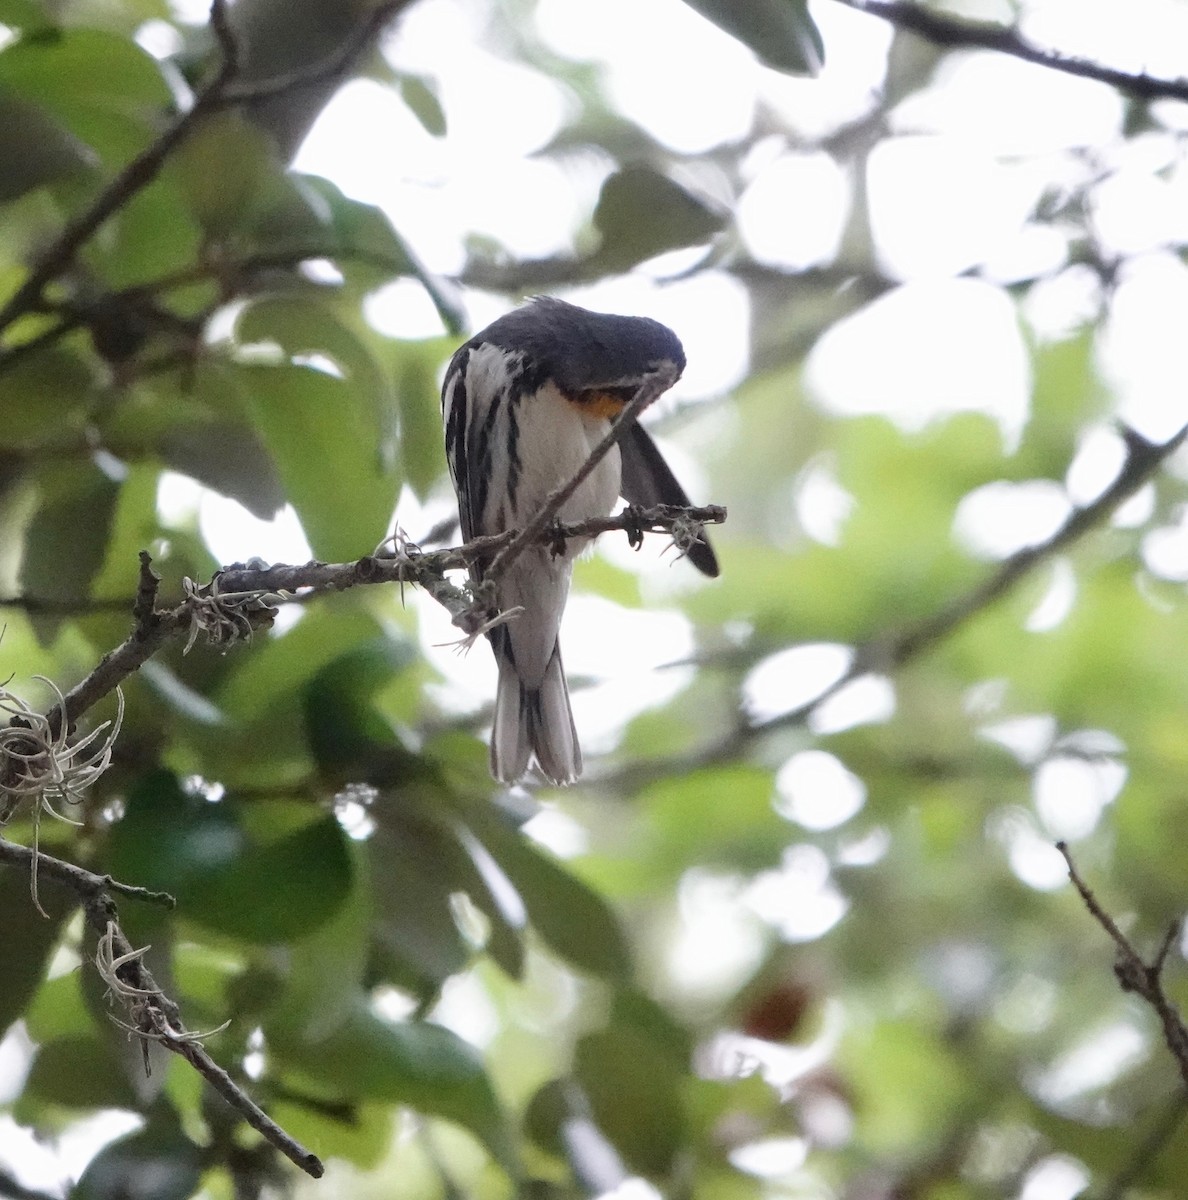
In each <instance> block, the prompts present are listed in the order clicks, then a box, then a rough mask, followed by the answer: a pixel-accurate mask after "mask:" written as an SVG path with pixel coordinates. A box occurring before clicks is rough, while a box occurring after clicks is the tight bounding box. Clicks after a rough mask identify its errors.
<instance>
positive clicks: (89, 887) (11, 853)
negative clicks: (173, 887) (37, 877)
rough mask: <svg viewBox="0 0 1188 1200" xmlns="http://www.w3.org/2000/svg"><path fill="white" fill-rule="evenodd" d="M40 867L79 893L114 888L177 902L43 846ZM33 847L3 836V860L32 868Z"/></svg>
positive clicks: (48, 876) (0, 843) (146, 899)
mask: <svg viewBox="0 0 1188 1200" xmlns="http://www.w3.org/2000/svg"><path fill="white" fill-rule="evenodd" d="M36 858H37V869H38V870H39V871H40V872H41V874H42V875H43V876H44V877H45V878H46V879H52V880H54V881H55V882H57V883H60V884H61V885H62V886H63V887H66V888H69V889H70V890H71V891H72V892H74V893H75V894H76V895H77V896H79V897H80V899H82V898H86V897H87V896H98V895H102V894H103V893H110V892H115V893H116V894H117V895H120V896H128V897H129V898H131V899H133V900H143V901H144V902H145V903H146V904H159V905H161V906H162V907H164V908H173V907H174V905H175V904H176V901H175V900H174V898H173V897H172V896H171V895H170V894H169V893H168V892H154V891H151V890H150V889H149V888H142V887H135V886H134V885H133V884H130V883H121V882H120V881H119V880H118V879H112V877H111V876H110V875H96V874H95V872H94V871H88V870H87V869H86V868H85V867H78V866H75V865H74V863H70V862H66V861H65V860H64V859H60V858H54V857H52V856H51V855H49V854H46V853H45V851H43V850H38V851H36ZM33 860H34V850H33V849H32V847H30V846H21V845H18V844H17V843H16V842H10V841H7V840H5V839H4V838H3V837H0V863H8V864H9V865H10V866H18V867H27V868H28V869H29V870H30V871H31V870H32V869H33Z"/></svg>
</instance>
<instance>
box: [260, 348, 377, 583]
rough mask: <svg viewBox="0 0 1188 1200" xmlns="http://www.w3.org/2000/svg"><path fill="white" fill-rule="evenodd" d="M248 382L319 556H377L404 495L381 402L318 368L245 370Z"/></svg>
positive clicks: (267, 437) (266, 436)
mask: <svg viewBox="0 0 1188 1200" xmlns="http://www.w3.org/2000/svg"><path fill="white" fill-rule="evenodd" d="M241 377H242V379H243V382H244V385H245V387H246V389H247V392H248V397H249V399H248V404H249V411H250V412H251V415H252V420H253V422H254V424H255V427H256V430H257V432H258V433H259V434H260V436H261V437H262V438H263V439H264V444H265V445H266V446H267V447H268V449H269V452H270V453H271V455H272V457H273V460H274V461H275V462H276V465H277V469H278V470H279V472H280V477H281V481H282V482H283V484H284V487H285V492H286V494H287V495H288V497H289V499H290V501H291V502H292V504H293V507H294V508H295V509H296V510H297V515H298V516H299V517H300V518H301V523H302V525H303V527H304V529H305V533H306V536H307V537H308V538H309V541H310V544H311V545H312V546H313V550H314V553H315V555H317V556H318V558H320V559H325V560H329V561H344V560H349V559H352V558H358V557H359V556H361V555H363V554H370V553H371V552H372V551H373V550H374V549H375V547H376V546H377V545H378V544H379V543H380V541H381V540H382V538H383V537H384V534H385V533H386V532H387V528H388V521H389V519H390V518H391V515H392V511H393V509H394V508H395V507H396V494H397V490H398V481H397V479H396V477H395V473H394V472H393V471H392V469H391V467H390V466H388V465H387V464H386V463H385V455H384V453H383V445H384V442H385V441H386V437H385V435H384V433H383V431H382V429H381V425H380V418H379V414H378V413H377V412H376V408H375V399H374V396H373V395H371V394H369V393H368V392H367V391H366V390H365V389H364V388H361V387H360V386H359V385H358V384H354V383H351V382H350V381H348V380H343V379H339V378H336V377H335V376H333V375H329V374H327V373H326V372H324V371H319V370H314V369H313V368H310V367H299V366H293V365H283V366H275V367H264V366H245V367H242V368H241Z"/></svg>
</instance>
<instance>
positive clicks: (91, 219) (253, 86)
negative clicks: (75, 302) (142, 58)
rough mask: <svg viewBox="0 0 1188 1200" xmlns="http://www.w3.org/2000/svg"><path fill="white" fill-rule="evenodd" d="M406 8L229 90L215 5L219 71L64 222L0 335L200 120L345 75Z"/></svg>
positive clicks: (395, 6)
mask: <svg viewBox="0 0 1188 1200" xmlns="http://www.w3.org/2000/svg"><path fill="white" fill-rule="evenodd" d="M407 3H408V0H387V2H386V3H382V4H379V5H377V6H376V8H375V9H374V10H373V12H372V13H371V14H370V15H369V16H368V18H367V20H366V21H364V22H362V23H361V24H360V25H359V26H358V28H357V30H356V31H355V33H354V35H353V36H352V37H351V38H350V39H348V40H347V41H346V42H344V43H343V45H342V46H341V47H339V49H338V50H337V51H336V52H335V53H334V54H332V55H330V56H329V58H327V59H325V60H324V61H322V62H320V63H315V64H313V65H312V66H310V67H306V68H302V69H301V70H299V71H291V72H288V73H286V74H284V75H280V76H276V77H275V78H272V79H264V80H260V81H258V82H255V83H248V84H240V85H237V86H233V83H234V79H235V75H236V73H237V71H238V70H239V54H238V48H237V46H236V43H235V37H234V34H233V32H232V30H231V28H230V25H229V23H228V21H227V2H226V0H213V3H212V5H211V16H210V19H211V26H212V28H213V30H214V33H215V39H216V41H217V42H218V44H219V49H220V51H221V54H222V61H221V63H220V65H219V69H218V71H217V72H216V73H215V75H214V76H213V77H212V79H211V80H210V82H209V83H207V84H206V85H205V86H204V87H202V88H201V89H200V90H199V91H198V93H197V94H196V96H195V97H194V102H193V104H192V105H191V106H190V108H189V109H188V110H187V111H186V112H184V113H182V114H181V115H180V116H178V117H177V118H176V119H175V120H174V121H173V122H172V123H171V124H170V125H168V126H167V127H166V128H165V129H164V130H163V131H162V133H161V134H160V135H159V136H158V137H157V138H156V140H155V141H153V142H152V143H150V144H149V145H148V146H146V147H145V149H144V150H142V151H141V152H140V154H138V155H137V156H136V157H135V158H133V159H132V160H131V161H130V162H129V163H128V164H127V165H126V166H124V168H123V169H122V170H121V171H119V173H118V174H117V175H116V176H115V177H114V178H113V179H112V180H111V181H110V182H109V183H108V185H107V186H106V187H105V188H104V189H103V190H102V191H101V192H100V193H99V195H98V196H96V197H95V199H94V200H93V201H92V202H91V204H90V205H89V206H88V207H87V208H86V209H85V210H83V211H82V212H81V213H79V214H78V215H77V216H76V217H74V218H73V219H72V220H71V221H69V222H67V224H66V226H65V228H64V229H63V230H62V232H61V233H60V234H59V235H58V236H57V238H55V239H54V241H53V242H52V243H51V244H50V245H49V246H48V247H47V248H46V249H45V251H44V252H43V253H42V254H41V256H40V258H39V259H38V261H37V262H36V264H35V265H34V266H33V268H32V270H31V271H30V273H29V275H28V277H27V278H26V279H25V282H24V283H23V284H21V286H20V287H19V288H18V289H17V290H16V292H14V293H13V295H12V296H11V297H10V298H9V299H8V301H7V303H5V304H4V306H3V307H2V308H0V335H2V334H3V333H4V332H5V331H6V330H7V329H8V328H9V327H10V326H11V325H12V324H13V322H14V321H16V320H17V319H18V318H20V317H22V316H24V315H25V314H26V313H29V312H32V311H34V310H36V309H37V308H38V307H39V306H40V304H41V301H42V297H43V295H44V292H45V289H46V287H47V286H48V285H49V284H50V283H52V282H53V281H54V280H55V279H57V278H58V277H59V276H61V275H62V274H63V273H64V272H65V271H66V270H67V269H68V268H69V267H70V265H71V263H73V261H74V258H75V256H76V255H77V254H78V252H79V250H81V249H82V247H83V246H84V245H86V243H87V242H88V241H90V239H91V238H92V237H93V236H94V235H95V233H96V232H97V231H98V230H99V229H100V228H101V227H102V226H103V225H104V224H105V223H106V222H107V221H108V220H110V218H111V217H113V216H114V215H115V214H116V213H117V212H118V211H119V210H120V209H121V208H123V207H124V205H125V204H127V203H128V201H129V200H131V199H132V197H133V196H135V195H136V194H137V193H138V192H140V191H143V189H144V188H146V187H148V185H149V184H150V183H152V182H153V180H154V179H156V177H157V176H158V174H160V171H161V168H162V167H163V166H164V165H165V163H166V161H167V160H168V158H169V156H170V155H171V154H172V153H173V152H174V151H175V150H176V149H177V147H178V146H180V145H181V143H182V142H183V141H184V140H185V139H186V138H187V137H188V136H189V135H190V133H191V132H192V131H193V130H194V128H195V127H196V126H197V124H198V123H199V122H200V121H201V120H202V119H203V118H204V117H206V116H209V115H210V114H212V113H214V112H217V111H219V110H220V109H223V108H228V107H231V106H234V105H237V104H243V103H247V102H249V101H253V100H261V99H265V98H268V97H271V96H276V95H279V94H280V93H282V92H285V91H288V90H289V89H290V88H294V87H297V86H299V85H302V84H311V83H317V82H319V81H321V80H323V79H327V78H330V77H333V76H334V75H335V74H337V73H339V72H341V71H342V70H344V69H345V68H346V66H347V65H348V64H349V63H350V62H351V61H352V60H353V59H354V58H355V56H356V55H358V54H359V53H360V52H361V51H362V49H363V48H364V47H365V46H367V45H368V43H369V42H370V41H371V39H372V38H373V37H374V36H375V34H376V32H377V31H378V30H379V29H380V28H382V26H383V25H384V24H385V23H386V22H387V21H388V20H389V19H390V18H391V17H392V15H393V14H395V13H396V12H397V11H398V10H399V9H400V8H402V7H404V5H405V4H407Z"/></svg>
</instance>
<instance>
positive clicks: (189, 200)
mask: <svg viewBox="0 0 1188 1200" xmlns="http://www.w3.org/2000/svg"><path fill="white" fill-rule="evenodd" d="M282 170H283V166H282V164H281V163H280V162H279V159H278V155H277V150H276V143H275V142H273V140H272V139H271V138H270V137H269V136H268V135H267V134H266V133H265V132H264V131H263V130H261V129H260V128H259V127H258V126H256V125H253V124H252V123H251V122H250V121H249V120H248V119H247V118H246V117H245V116H244V115H243V114H242V113H239V112H221V113H216V114H214V115H212V116H209V117H207V119H206V120H205V121H203V122H202V124H201V125H200V126H199V127H198V129H197V130H195V131H194V133H193V134H191V135H190V137H188V138H187V139H186V140H185V141H184V142H183V143H182V144H181V146H180V147H179V148H178V150H177V151H176V152H175V154H174V155H173V157H172V159H171V160H170V163H169V165H168V167H167V177H168V178H169V179H170V180H171V181H173V182H174V183H175V185H176V187H177V190H178V192H179V194H180V196H181V197H182V198H183V199H184V201H185V205H186V208H187V209H188V211H189V212H190V213H192V214H193V216H194V217H195V219H196V220H197V221H198V223H199V224H200V225H201V227H202V228H203V229H204V230H205V231H207V232H208V233H210V234H212V235H214V236H226V235H227V234H229V233H232V232H238V231H239V230H240V229H241V228H242V227H243V226H244V224H245V218H247V217H249V216H250V215H251V214H253V213H259V210H260V208H261V206H262V205H263V204H264V203H265V201H266V198H267V196H268V188H267V186H266V185H267V183H268V181H269V180H270V179H271V177H272V176H273V175H274V174H279V173H280V172H281V171H282Z"/></svg>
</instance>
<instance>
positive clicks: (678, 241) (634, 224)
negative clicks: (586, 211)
mask: <svg viewBox="0 0 1188 1200" xmlns="http://www.w3.org/2000/svg"><path fill="white" fill-rule="evenodd" d="M724 223H725V222H724V219H723V218H722V216H721V215H720V214H719V213H717V212H715V211H714V210H713V209H712V208H710V207H709V205H707V204H706V203H705V202H704V201H702V200H699V199H698V198H697V197H695V196H694V195H693V194H692V193H690V192H688V191H686V190H685V189H684V188H683V187H681V186H680V184H678V183H674V182H673V181H672V180H671V179H669V178H668V176H667V175H662V174H661V173H660V172H659V171H657V170H655V169H654V168H652V167H648V166H644V165H642V164H640V165H635V166H627V167H624V168H622V170H619V171H616V172H615V173H614V174H613V175H611V176H610V177H609V178H608V179H607V181H606V182H605V183H604V184H603V185H602V191H601V192H600V193H599V196H598V205H597V207H596V208H595V209H594V226H595V228H596V229H597V230H598V232H599V233H600V234H601V235H602V244H601V246H600V247H599V250H598V252H597V254H596V256H595V257H596V258H597V260H598V262H599V264H600V265H601V266H602V267H604V268H605V269H607V270H611V269H614V270H626V269H627V268H628V267H631V266H634V265H635V264H636V263H639V262H643V261H644V259H647V258H652V257H653V256H654V255H657V254H662V253H664V252H665V251H666V250H676V249H679V248H681V247H682V246H696V245H700V244H701V243H702V242H706V241H708V240H709V239H710V238H711V237H712V236H713V235H714V234H715V233H717V232H718V230H720V229H721V228H722V227H723V225H724Z"/></svg>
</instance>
